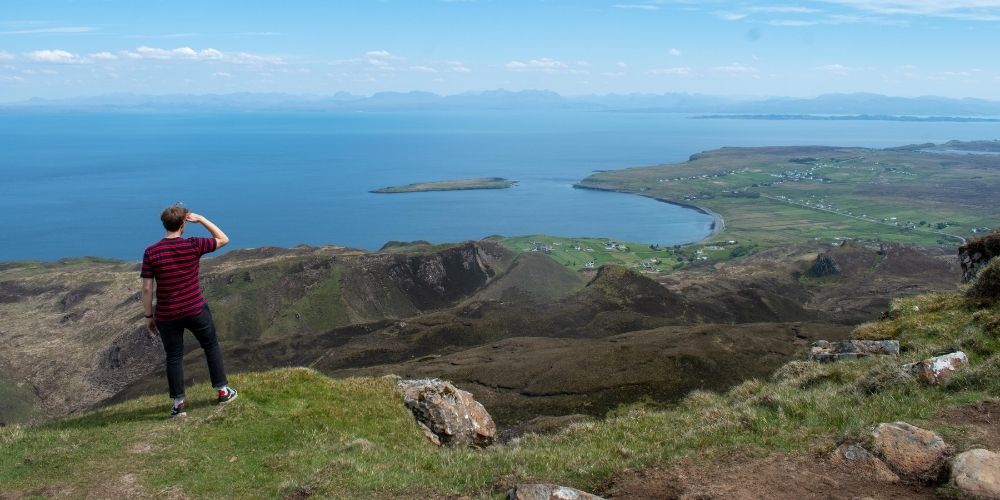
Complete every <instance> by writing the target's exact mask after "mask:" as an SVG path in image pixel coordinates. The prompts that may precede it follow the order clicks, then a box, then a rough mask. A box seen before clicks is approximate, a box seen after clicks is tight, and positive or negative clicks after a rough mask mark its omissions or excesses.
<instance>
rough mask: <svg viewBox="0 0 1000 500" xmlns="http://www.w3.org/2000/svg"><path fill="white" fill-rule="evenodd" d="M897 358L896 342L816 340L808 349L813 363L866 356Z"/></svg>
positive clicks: (897, 346) (897, 347) (897, 345)
mask: <svg viewBox="0 0 1000 500" xmlns="http://www.w3.org/2000/svg"><path fill="white" fill-rule="evenodd" d="M876 355H879V356H898V355H899V341H898V340H841V341H837V342H829V341H826V340H818V341H816V342H813V345H812V347H811V348H810V349H809V359H810V360H814V361H841V360H845V359H857V358H864V357H867V356H876Z"/></svg>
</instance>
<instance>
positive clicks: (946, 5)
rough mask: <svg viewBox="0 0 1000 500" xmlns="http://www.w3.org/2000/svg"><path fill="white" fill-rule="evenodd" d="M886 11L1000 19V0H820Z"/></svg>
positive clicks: (919, 14)
mask: <svg viewBox="0 0 1000 500" xmlns="http://www.w3.org/2000/svg"><path fill="white" fill-rule="evenodd" d="M821 1H823V2H826V3H830V4H837V5H842V6H846V7H852V8H855V9H858V10H861V11H865V12H871V13H876V14H883V15H910V16H928V17H945V18H952V19H963V20H967V21H1000V0H948V1H941V0H821Z"/></svg>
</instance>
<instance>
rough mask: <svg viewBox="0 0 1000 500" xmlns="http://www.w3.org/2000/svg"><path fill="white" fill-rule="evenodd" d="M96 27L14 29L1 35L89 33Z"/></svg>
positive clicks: (2, 32)
mask: <svg viewBox="0 0 1000 500" xmlns="http://www.w3.org/2000/svg"><path fill="white" fill-rule="evenodd" d="M95 30H96V28H91V27H90V26H61V27H55V28H32V29H23V30H14V31H0V35H34V34H37V33H89V32H91V31H95Z"/></svg>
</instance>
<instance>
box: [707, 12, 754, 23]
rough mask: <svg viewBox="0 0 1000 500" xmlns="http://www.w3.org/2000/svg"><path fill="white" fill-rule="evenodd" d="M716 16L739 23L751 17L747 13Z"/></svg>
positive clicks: (718, 13) (719, 14)
mask: <svg viewBox="0 0 1000 500" xmlns="http://www.w3.org/2000/svg"><path fill="white" fill-rule="evenodd" d="M715 15H717V16H719V17H720V18H722V19H725V20H726V21H739V20H741V19H745V18H746V17H747V16H749V14H747V13H745V12H728V11H720V12H716V13H715Z"/></svg>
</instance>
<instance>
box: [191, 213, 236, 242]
mask: <svg viewBox="0 0 1000 500" xmlns="http://www.w3.org/2000/svg"><path fill="white" fill-rule="evenodd" d="M185 220H187V221H188V222H194V223H195V224H201V225H203V226H205V229H208V232H210V233H212V237H213V238H215V248H216V249H219V248H222V247H224V246H226V243H229V237H228V236H226V233H223V232H222V230H221V229H219V226H216V225H215V224H213V223H212V221H210V220H208V219H207V218H205V217H204V216H201V215H198V214H196V213H194V212H191V213H189V214H187V218H186V219H185Z"/></svg>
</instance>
